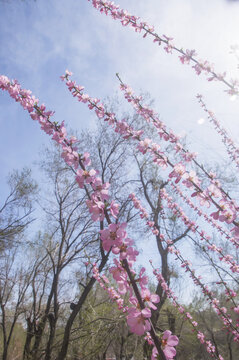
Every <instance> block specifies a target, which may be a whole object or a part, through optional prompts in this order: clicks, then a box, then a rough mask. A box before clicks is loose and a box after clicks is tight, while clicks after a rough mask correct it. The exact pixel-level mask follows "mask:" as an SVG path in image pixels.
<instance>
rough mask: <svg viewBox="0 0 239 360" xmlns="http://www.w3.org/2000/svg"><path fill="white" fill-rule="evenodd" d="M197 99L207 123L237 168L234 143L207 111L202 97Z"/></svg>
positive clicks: (237, 152) (238, 156) (238, 155)
mask: <svg viewBox="0 0 239 360" xmlns="http://www.w3.org/2000/svg"><path fill="white" fill-rule="evenodd" d="M197 99H198V102H199V104H200V105H201V107H202V109H203V110H204V111H205V113H206V114H207V117H208V119H209V121H210V122H211V123H212V124H213V125H214V127H215V129H216V131H217V132H218V134H219V135H221V137H222V142H223V144H224V145H225V147H226V150H227V153H228V154H229V157H230V159H231V160H233V161H235V163H236V166H237V167H239V148H238V147H237V146H236V144H235V143H234V141H233V139H232V138H231V137H230V136H229V135H228V133H227V131H226V129H225V128H224V127H223V126H222V125H221V124H220V122H219V120H217V119H216V117H215V115H214V113H213V112H212V111H211V110H208V108H207V106H206V104H205V102H204V100H203V97H202V95H199V94H198V95H197Z"/></svg>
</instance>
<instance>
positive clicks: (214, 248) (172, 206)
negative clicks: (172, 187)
mask: <svg viewBox="0 0 239 360" xmlns="http://www.w3.org/2000/svg"><path fill="white" fill-rule="evenodd" d="M160 196H161V197H162V198H163V199H165V200H166V201H167V204H168V207H169V208H170V209H171V210H172V211H173V213H174V215H179V216H180V218H181V219H182V220H183V222H184V224H185V225H186V226H187V227H188V228H189V229H191V230H192V231H193V232H194V233H197V234H199V236H200V238H201V240H204V241H205V242H206V243H208V246H207V249H208V250H210V251H213V252H215V253H217V254H218V256H219V259H220V261H224V262H225V263H227V264H228V265H230V270H231V271H232V272H233V273H235V272H236V273H239V265H238V264H237V263H236V261H235V260H233V257H232V256H231V255H228V254H226V255H225V254H224V253H223V250H222V248H219V247H218V246H216V245H215V244H214V243H213V242H211V241H210V239H211V236H209V235H207V233H206V231H204V230H201V229H200V227H199V226H198V225H197V226H196V224H195V222H193V221H191V220H190V219H189V218H188V217H187V216H186V214H185V213H184V211H183V209H182V208H181V207H180V206H179V205H178V204H177V203H176V202H175V201H173V199H172V197H171V196H169V194H168V193H167V191H166V189H162V190H161V191H160Z"/></svg>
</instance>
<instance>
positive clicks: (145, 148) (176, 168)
mask: <svg viewBox="0 0 239 360" xmlns="http://www.w3.org/2000/svg"><path fill="white" fill-rule="evenodd" d="M68 77H69V75H68V74H66V75H65V76H62V77H61V78H62V80H66V84H67V86H68V89H69V91H70V92H72V94H73V96H74V97H77V99H78V101H81V102H84V103H88V107H89V108H90V109H94V110H95V112H96V114H97V116H98V117H99V118H100V119H102V118H104V120H105V121H107V122H109V124H111V125H112V126H113V127H114V130H115V131H116V132H119V133H120V134H122V136H123V137H124V138H125V139H128V138H132V139H134V140H136V141H138V142H139V146H138V149H139V150H140V151H141V152H142V153H143V154H145V153H146V152H149V153H151V155H152V156H153V158H154V160H153V161H154V162H156V163H157V164H158V165H159V166H162V167H164V168H165V167H167V166H168V165H169V166H170V167H172V168H173V172H172V173H170V175H169V177H170V178H172V177H176V180H175V182H176V183H178V182H179V181H180V180H181V178H182V176H183V175H184V176H186V178H187V181H185V184H186V186H187V187H192V186H193V187H194V190H195V192H194V193H193V194H192V196H197V197H199V199H200V201H201V202H202V203H203V204H205V203H208V202H209V205H210V203H213V204H214V205H215V207H216V208H217V210H218V213H219V212H223V211H224V210H225V212H224V213H225V214H226V215H225V216H224V214H223V215H222V216H221V219H223V220H221V221H227V222H228V223H229V222H230V223H232V224H234V225H235V226H236V229H237V231H239V223H238V222H237V221H236V220H235V218H236V209H235V205H234V208H233V211H232V209H231V207H232V206H233V204H234V203H233V202H232V203H228V202H226V201H225V200H223V199H222V202H223V207H222V206H221V205H220V204H218V202H216V201H215V200H214V198H213V197H212V195H211V194H210V192H209V190H208V189H206V190H207V191H206V192H205V191H203V190H202V189H201V187H200V182H199V179H198V178H197V177H196V176H191V174H190V173H189V172H188V171H187V170H186V169H185V166H184V165H183V164H182V163H178V164H175V165H174V163H173V162H172V161H170V160H169V159H168V157H167V156H166V155H165V154H164V153H163V152H162V151H159V148H160V146H159V145H158V144H151V145H150V143H151V140H149V139H144V140H142V138H141V135H142V131H135V130H133V129H132V127H130V126H129V125H128V124H127V123H126V122H120V121H118V120H117V119H116V117H115V115H114V114H113V113H109V112H107V111H106V110H105V109H104V106H103V104H99V101H100V100H99V99H93V98H90V96H89V95H87V94H84V93H83V92H82V90H83V89H84V88H83V87H82V86H77V85H76V84H75V82H73V81H69V79H68ZM212 185H213V184H212ZM227 216H229V219H228V218H227Z"/></svg>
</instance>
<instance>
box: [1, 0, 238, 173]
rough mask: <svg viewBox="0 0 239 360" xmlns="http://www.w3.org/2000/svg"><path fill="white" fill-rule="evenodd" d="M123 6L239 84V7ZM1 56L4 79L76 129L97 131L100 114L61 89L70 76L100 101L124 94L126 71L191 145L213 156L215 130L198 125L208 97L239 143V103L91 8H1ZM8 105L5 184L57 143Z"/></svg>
mask: <svg viewBox="0 0 239 360" xmlns="http://www.w3.org/2000/svg"><path fill="white" fill-rule="evenodd" d="M119 4H120V6H121V7H122V8H126V9H128V10H129V12H131V13H132V14H135V15H139V16H141V17H142V18H143V19H144V20H146V21H148V22H149V23H151V24H153V25H155V28H156V30H157V32H158V33H159V34H167V35H169V36H172V37H174V39H175V40H174V42H175V44H176V45H178V46H179V47H180V46H182V47H184V48H190V49H191V48H194V49H196V51H197V53H198V54H199V55H200V57H201V58H203V59H208V60H209V61H210V62H213V63H215V65H216V68H217V69H218V71H220V72H221V71H224V70H226V71H228V72H229V74H231V75H232V76H235V75H237V74H236V73H237V72H238V71H237V68H236V67H237V61H236V59H235V57H233V56H232V55H230V54H229V52H230V46H231V45H235V44H236V43H237V42H239V25H238V18H239V3H237V2H230V1H226V0H210V1H208V0H201V1H200V2H199V1H192V0H184V1H178V0H168V1H167V2H166V1H163V2H160V1H157V0H151V1H143V0H131V1H126V0H120V1H119ZM0 48H1V52H0V69H1V73H2V74H5V75H7V76H8V77H10V78H16V79H18V80H19V82H20V83H21V84H22V86H23V87H25V88H27V89H31V90H32V91H33V93H34V94H35V95H36V96H37V97H38V98H39V99H40V101H41V102H44V103H45V104H46V105H47V107H48V108H50V109H52V110H55V111H56V119H57V120H63V119H65V121H66V123H67V124H68V125H69V126H70V127H71V128H74V129H80V128H82V127H84V126H86V127H87V126H91V124H92V115H91V114H90V113H89V112H88V110H87V108H86V107H84V106H83V105H80V104H78V103H76V101H75V100H74V99H73V98H72V97H71V96H70V94H68V92H67V90H66V88H65V86H64V85H63V83H61V81H60V80H59V76H60V75H61V74H63V73H64V71H65V69H66V68H68V69H70V70H71V71H73V73H74V76H75V79H76V80H77V82H79V83H81V84H83V85H85V86H86V90H87V91H88V92H89V93H90V94H91V95H92V96H98V97H101V98H104V97H106V96H110V95H112V94H113V93H114V92H115V91H116V89H117V88H118V82H117V79H116V77H115V73H116V72H119V73H120V74H121V76H122V78H123V79H124V80H125V81H126V82H127V83H129V84H130V85H131V86H132V87H133V88H134V89H135V91H138V92H139V91H140V90H144V91H148V92H150V94H151V95H152V97H153V98H154V99H155V101H156V102H155V108H156V109H157V110H158V111H159V113H160V114H161V116H162V119H163V120H164V121H165V122H166V123H167V124H168V125H169V126H170V127H172V128H174V130H175V131H176V132H178V133H181V132H186V133H188V134H189V142H192V144H193V146H194V147H195V148H196V150H198V151H200V150H202V152H203V151H204V149H205V147H207V146H209V145H208V141H207V139H208V134H210V127H209V126H208V124H204V125H203V126H201V127H200V126H198V124H197V121H198V119H199V118H200V117H201V116H202V115H203V113H202V112H201V110H200V108H199V107H198V105H197V103H196V101H195V95H196V94H197V93H198V92H200V93H202V94H203V95H205V97H206V101H207V103H208V106H209V108H211V109H214V110H215V111H216V114H217V115H218V117H219V118H220V119H221V120H222V122H223V123H224V124H226V125H227V127H228V129H229V131H231V133H233V134H234V135H235V137H238V138H239V131H238V128H237V127H235V125H236V124H237V122H238V120H237V114H238V101H235V102H234V103H232V102H230V101H229V98H228V97H227V96H226V95H225V94H224V93H223V89H224V87H223V85H221V84H219V83H214V84H211V83H208V82H207V81H206V80H205V78H203V77H196V76H195V74H194V72H193V70H191V69H190V68H189V67H188V66H182V65H181V64H180V62H179V61H178V56H177V55H176V54H174V55H168V54H166V53H165V52H164V51H163V49H162V47H161V48H159V47H157V46H156V45H155V44H153V43H152V41H151V40H150V39H142V36H140V35H138V34H136V33H134V32H133V31H132V30H131V29H129V28H122V26H121V25H120V24H119V23H118V22H116V21H113V20H112V19H111V18H109V17H106V16H104V15H101V14H99V13H98V12H97V11H96V10H95V9H94V8H93V7H92V6H91V4H90V3H89V2H88V1H87V0H77V1H76V0H67V1H66V0H51V1H48V0H38V1H31V0H25V1H20V0H19V1H13V0H9V1H0ZM0 106H1V113H0V127H1V132H0V147H1V152H0V153H1V157H0V161H1V174H3V176H5V175H6V174H7V173H8V172H9V171H10V170H11V169H12V168H16V167H21V166H23V165H30V164H31V162H32V160H34V159H35V158H36V157H37V156H38V155H37V153H38V150H39V147H40V145H41V144H42V143H43V142H45V143H48V142H49V141H50V139H48V138H47V136H45V135H44V134H43V133H41V131H40V129H39V128H38V126H37V124H34V123H33V122H32V121H31V119H30V118H29V117H28V115H27V113H26V112H24V111H23V110H22V109H21V108H20V106H19V105H18V104H15V103H13V101H12V99H10V98H9V97H8V95H7V94H3V93H1V95H0ZM216 139H217V138H216ZM203 140H205V144H203ZM215 142H216V140H215ZM216 146H217V145H216ZM211 156H212V157H215V156H216V155H211ZM215 159H216V157H215ZM1 179H3V178H2V177H1Z"/></svg>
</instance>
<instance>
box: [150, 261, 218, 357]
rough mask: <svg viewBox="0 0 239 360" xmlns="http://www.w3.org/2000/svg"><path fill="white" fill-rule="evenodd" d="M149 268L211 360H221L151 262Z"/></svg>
mask: <svg viewBox="0 0 239 360" xmlns="http://www.w3.org/2000/svg"><path fill="white" fill-rule="evenodd" d="M150 263H151V266H152V267H153V269H154V270H153V274H154V275H155V276H156V278H157V280H158V282H159V284H160V286H161V287H162V289H163V291H164V292H165V294H166V295H167V297H168V298H169V299H171V300H172V304H173V306H174V307H176V309H177V310H178V312H179V313H180V314H183V315H185V319H186V320H187V321H188V322H189V323H190V324H191V326H192V327H193V329H194V330H193V331H195V332H196V333H197V338H198V340H199V341H200V342H201V343H202V344H204V346H205V347H206V350H207V352H208V353H209V354H210V356H211V357H212V358H213V359H218V360H223V357H222V356H221V355H220V354H219V355H217V354H215V348H214V347H213V346H212V344H211V342H210V341H207V340H205V335H204V334H203V333H202V332H201V331H199V330H198V328H197V327H198V323H197V322H196V321H195V320H193V317H192V315H191V314H190V313H189V312H187V311H185V309H184V307H183V306H182V305H180V304H179V302H178V301H177V297H176V296H175V294H174V293H173V291H172V290H171V289H170V288H169V286H168V284H167V283H166V281H165V279H164V278H163V275H162V274H161V273H160V272H159V270H157V269H155V268H154V266H153V264H152V261H150Z"/></svg>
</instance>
